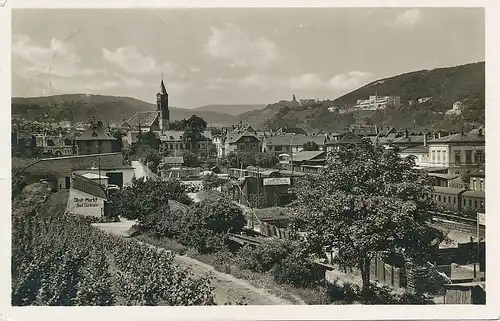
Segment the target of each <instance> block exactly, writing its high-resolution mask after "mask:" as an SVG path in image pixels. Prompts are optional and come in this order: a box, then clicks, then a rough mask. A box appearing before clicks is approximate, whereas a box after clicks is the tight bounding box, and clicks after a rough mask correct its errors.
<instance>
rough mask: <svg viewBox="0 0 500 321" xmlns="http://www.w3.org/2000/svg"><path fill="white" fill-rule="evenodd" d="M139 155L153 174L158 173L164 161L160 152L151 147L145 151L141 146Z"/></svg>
mask: <svg viewBox="0 0 500 321" xmlns="http://www.w3.org/2000/svg"><path fill="white" fill-rule="evenodd" d="M137 154H138V155H139V157H140V159H141V162H142V163H143V164H147V165H148V167H149V169H150V170H151V171H153V173H157V172H158V165H160V162H161V160H162V156H161V154H160V152H159V151H158V150H156V149H153V148H150V147H146V148H145V149H143V148H142V146H140V147H139V151H138V153H137Z"/></svg>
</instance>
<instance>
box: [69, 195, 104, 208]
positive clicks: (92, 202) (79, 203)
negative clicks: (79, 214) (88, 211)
mask: <svg viewBox="0 0 500 321" xmlns="http://www.w3.org/2000/svg"><path fill="white" fill-rule="evenodd" d="M73 202H75V204H76V207H77V208H78V207H99V203H98V202H97V197H92V198H91V197H82V198H78V197H75V198H74V199H73Z"/></svg>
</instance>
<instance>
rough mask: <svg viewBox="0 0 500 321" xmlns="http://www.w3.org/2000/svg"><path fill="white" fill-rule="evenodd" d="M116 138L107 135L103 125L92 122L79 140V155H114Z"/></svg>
mask: <svg viewBox="0 0 500 321" xmlns="http://www.w3.org/2000/svg"><path fill="white" fill-rule="evenodd" d="M115 141H116V138H114V137H112V136H110V135H109V134H108V133H106V132H105V131H104V129H103V127H102V124H101V123H97V122H92V123H91V125H90V127H89V128H87V129H86V130H85V131H84V132H83V133H82V134H81V135H80V136H79V137H78V138H77V139H76V144H77V146H78V154H80V155H91V154H103V153H112V152H113V151H114V150H113V149H114V148H113V147H114V144H115Z"/></svg>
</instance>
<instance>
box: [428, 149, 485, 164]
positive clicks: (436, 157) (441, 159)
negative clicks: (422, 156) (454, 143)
mask: <svg viewBox="0 0 500 321" xmlns="http://www.w3.org/2000/svg"><path fill="white" fill-rule="evenodd" d="M431 154H432V155H431V160H432V163H438V164H439V163H446V157H447V152H446V151H445V150H443V151H441V150H433V151H432V152H431ZM484 159H485V158H484V150H476V152H475V153H474V163H475V164H482V163H483V162H484ZM454 160H455V164H462V151H460V150H456V151H455V152H454ZM465 164H472V150H471V149H469V150H465Z"/></svg>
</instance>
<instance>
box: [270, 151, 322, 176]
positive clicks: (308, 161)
mask: <svg viewBox="0 0 500 321" xmlns="http://www.w3.org/2000/svg"><path fill="white" fill-rule="evenodd" d="M279 160H280V163H281V164H282V165H283V167H285V168H286V169H288V170H292V169H293V170H294V171H300V172H310V173H315V172H317V171H318V170H319V169H321V168H323V167H324V166H325V163H326V151H301V152H296V153H291V154H281V155H279Z"/></svg>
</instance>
